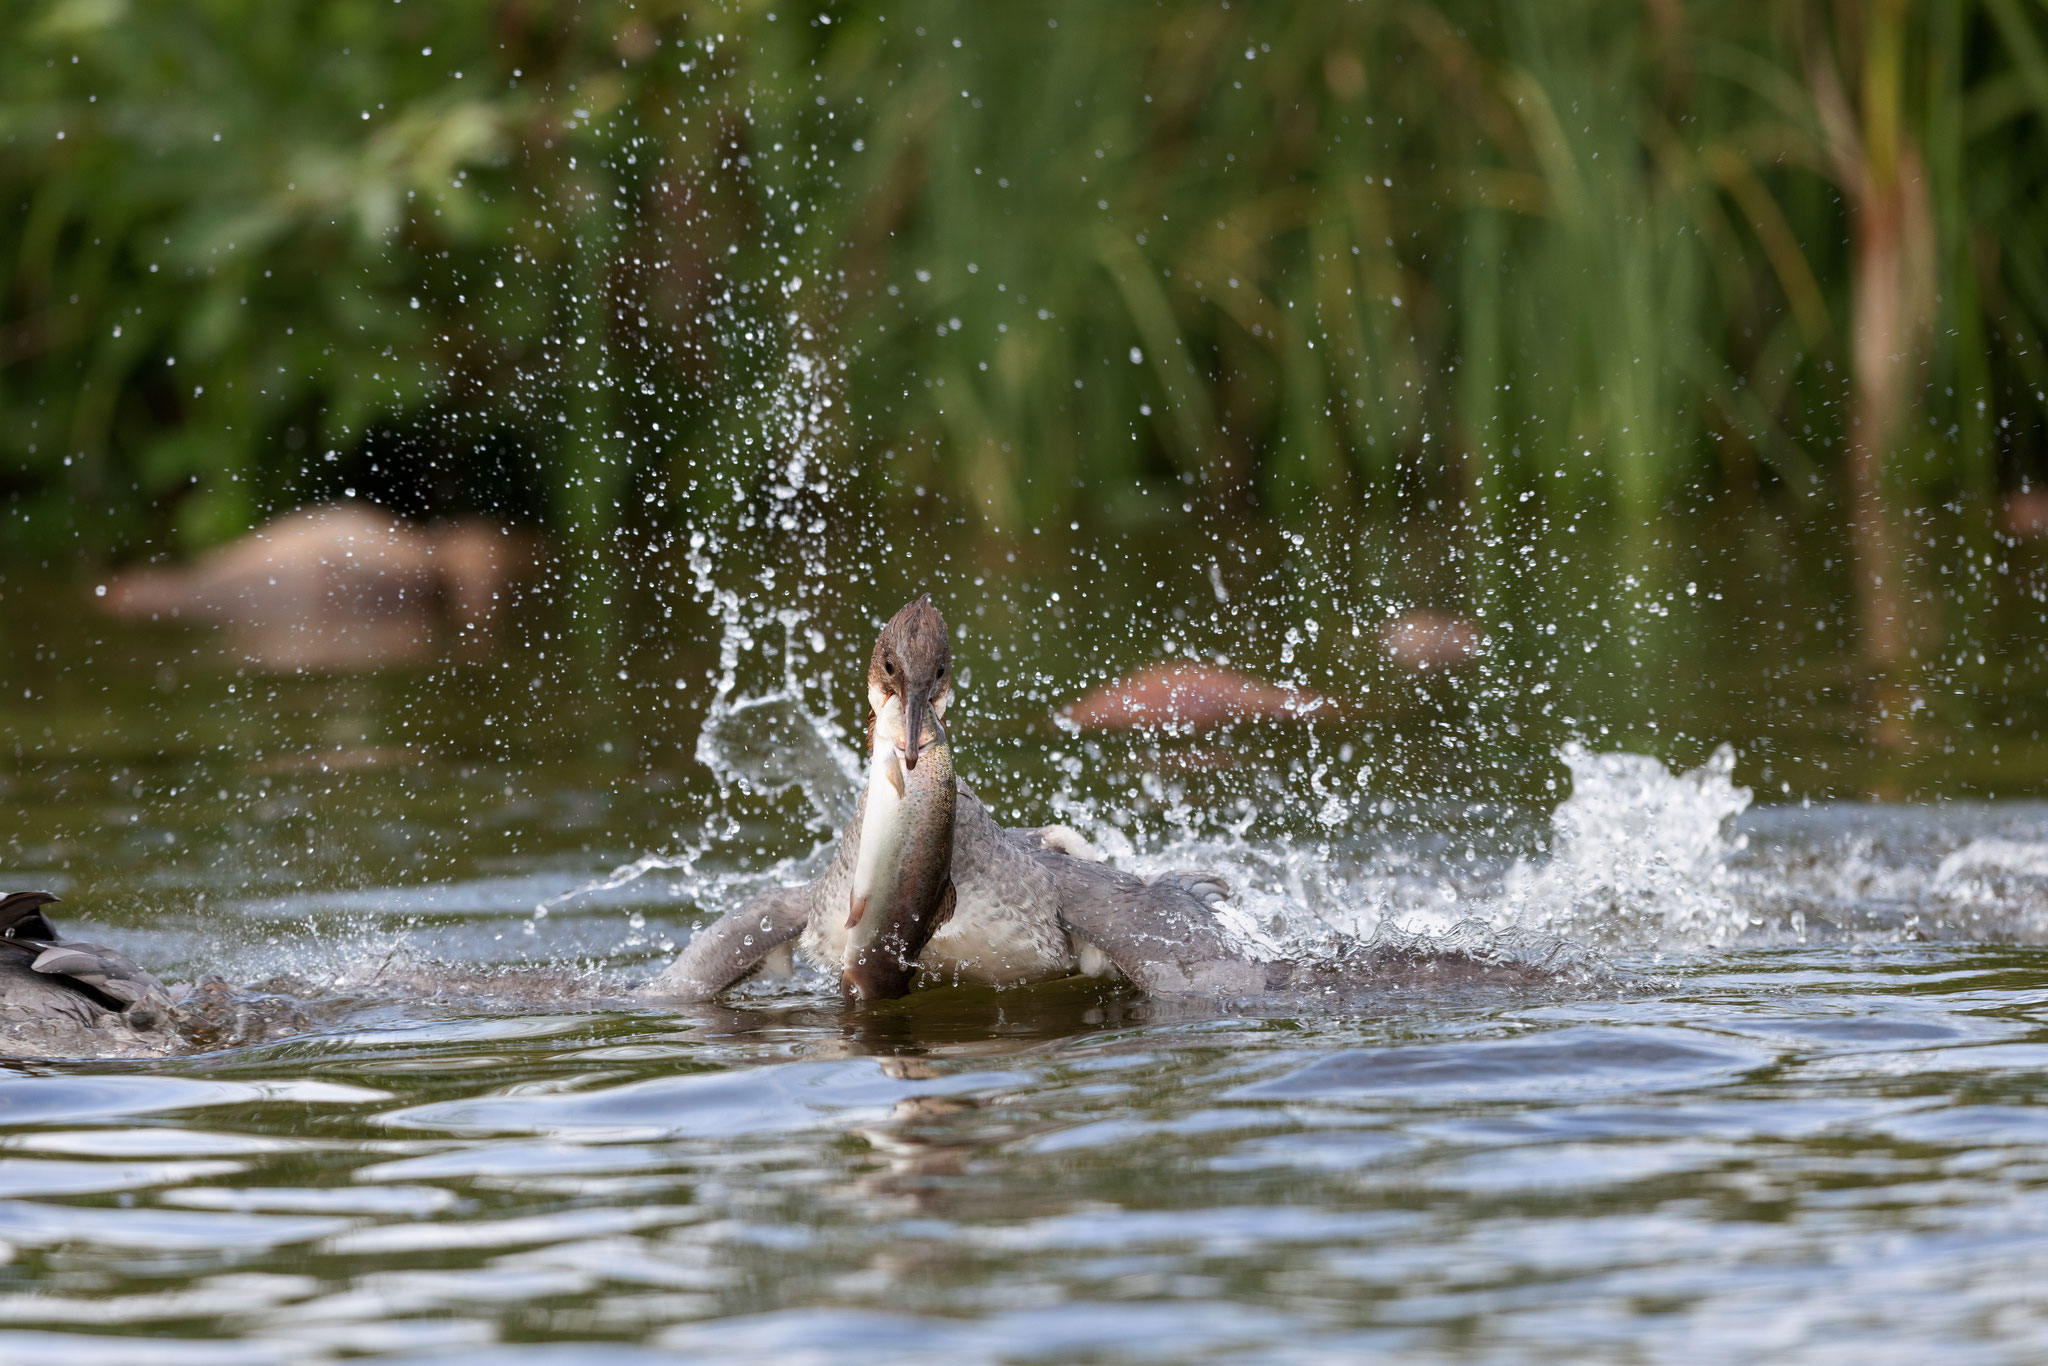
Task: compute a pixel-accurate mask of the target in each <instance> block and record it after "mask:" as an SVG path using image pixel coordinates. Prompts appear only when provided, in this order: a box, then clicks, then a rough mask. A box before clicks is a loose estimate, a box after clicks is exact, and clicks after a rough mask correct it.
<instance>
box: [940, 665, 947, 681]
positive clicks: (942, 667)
mask: <svg viewBox="0 0 2048 1366" xmlns="http://www.w3.org/2000/svg"><path fill="white" fill-rule="evenodd" d="M945 676H946V666H945V665H943V664H941V665H939V677H940V678H944V677H945Z"/></svg>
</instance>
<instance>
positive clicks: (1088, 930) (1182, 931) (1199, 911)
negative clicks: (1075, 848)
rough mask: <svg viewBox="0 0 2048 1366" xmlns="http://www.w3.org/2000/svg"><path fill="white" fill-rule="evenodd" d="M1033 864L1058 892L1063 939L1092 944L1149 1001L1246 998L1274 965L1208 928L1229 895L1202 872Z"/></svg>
mask: <svg viewBox="0 0 2048 1366" xmlns="http://www.w3.org/2000/svg"><path fill="white" fill-rule="evenodd" d="M1033 852H1034V857H1035V858H1036V859H1037V860H1038V862H1039V864H1040V866H1042V867H1044V868H1045V869H1046V871H1047V872H1049V873H1051V874H1052V875H1053V879H1054V882H1055V884H1056V885H1057V886H1058V888H1059V912H1060V921H1061V923H1062V924H1064V925H1065V926H1066V928H1067V933H1069V934H1071V935H1073V936H1074V937H1075V938H1076V939H1079V940H1082V941H1083V942H1085V943H1088V944H1093V945H1094V946H1095V947H1096V948H1098V949H1100V950H1101V951H1102V952H1103V953H1105V954H1107V955H1108V956H1109V961H1110V962H1112V963H1114V964H1116V966H1117V969H1118V971H1120V972H1122V973H1123V975H1124V976H1126V977H1128V978H1129V979H1130V980H1131V982H1132V983H1133V984H1134V985H1135V986H1137V987H1138V988H1140V989H1141V990H1143V991H1146V992H1149V993H1151V994H1153V995H1156V996H1212V997H1236V996H1253V995H1257V994H1259V993H1261V992H1263V991H1265V990H1266V989H1267V981H1268V977H1269V975H1270V972H1271V968H1272V966H1274V965H1269V964H1266V963H1262V962H1260V961H1258V960H1257V959H1255V958H1253V957H1252V956H1251V954H1250V953H1249V951H1248V950H1247V949H1246V948H1245V947H1244V946H1243V945H1242V944H1240V943H1239V942H1238V941H1237V939H1236V938H1234V937H1233V936H1232V935H1231V934H1230V933H1229V932H1228V931H1226V930H1225V929H1224V928H1223V927H1222V926H1221V925H1219V924H1217V923H1216V911H1215V904H1216V903H1217V902H1218V901H1220V900H1222V899H1223V898H1224V897H1226V896H1228V895H1229V888H1228V887H1226V886H1225V885H1224V883H1223V882H1222V880H1221V879H1219V878H1216V877H1213V876H1211V875H1209V874H1206V873H1167V874H1164V875H1162V876H1160V877H1157V878H1151V879H1146V878H1141V877H1138V876H1137V875H1135V874H1132V873H1126V872H1123V871H1122V870H1120V869H1116V868H1111V867H1109V866H1108V865H1107V864H1103V863H1095V862H1091V861H1089V860H1086V859H1078V858H1075V857H1073V856H1072V855H1070V854H1066V853H1063V852H1061V851H1059V850H1057V849H1047V848H1039V849H1037V850H1034V851H1033Z"/></svg>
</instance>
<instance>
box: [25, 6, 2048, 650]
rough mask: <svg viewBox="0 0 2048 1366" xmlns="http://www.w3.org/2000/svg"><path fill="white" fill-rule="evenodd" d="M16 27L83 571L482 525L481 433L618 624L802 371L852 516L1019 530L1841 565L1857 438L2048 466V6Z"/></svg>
mask: <svg viewBox="0 0 2048 1366" xmlns="http://www.w3.org/2000/svg"><path fill="white" fill-rule="evenodd" d="M771 14H772V16H773V17H772V18H771ZM827 20H829V22H826V21H827ZM0 34H4V36H5V37H6V38H7V41H6V42H4V43H0V77H4V79H0V204H4V206H5V208H6V212H5V213H4V214H0V419H4V420H0V500H4V503H0V506H4V507H5V509H6V513H7V515H6V516H5V518H4V520H0V526H4V528H5V530H4V532H0V535H4V536H5V537H6V538H7V539H9V540H10V541H13V542H17V543H19V542H24V541H27V542H32V543H35V544H38V545H41V546H43V547H46V553H49V554H55V555H59V556H68V555H70V554H72V553H74V549H75V550H76V551H80V552H84V553H87V554H89V555H95V556H97V555H104V554H108V553H113V554H122V555H125V554H133V553H136V552H138V551H141V550H146V549H155V548H160V547H179V546H182V547H187V548H190V547H196V546H201V545H204V544H207V543H210V542H213V541H217V540H220V539H222V538H224V537H227V536H230V535H232V534H235V533H237V532H239V531H240V530H242V529H243V528H245V527H246V526H248V525H250V524H251V522H252V521H253V520H254V519H256V518H257V517H259V516H260V515H262V514H263V513H265V512H267V511H269V510H272V509H275V508H278V507H282V506H288V505H289V504H291V503H292V502H294V501H297V500H299V499H302V498H306V497H312V496H323V495H327V494H332V493H334V492H337V491H339V489H340V488H341V487H345V486H348V485H349V482H350V481H351V480H353V479H357V478H358V477H364V476H365V473H366V471H365V461H366V459H367V457H366V456H365V455H364V454H363V452H364V451H365V450H366V449H367V446H366V444H365V438H366V434H369V433H373V432H375V431H378V430H386V431H400V432H410V433H412V434H413V437H412V439H413V441H414V444H415V445H416V446H420V447H422V448H423V449H425V450H426V451H427V455H426V456H424V457H422V458H423V459H425V460H426V461H427V462H428V463H430V464H431V463H433V462H435V461H439V462H440V463H441V464H442V465H444V466H446V467H448V468H449V469H452V470H454V471H456V473H457V476H458V477H457V479H456V481H455V482H457V483H458V484H459V483H460V482H461V478H460V475H461V472H462V471H463V470H464V469H466V468H467V462H469V460H470V453H471V450H472V448H473V446H474V442H475V440H476V439H477V438H476V437H475V433H476V432H477V431H479V430H484V429H490V430H492V431H495V432H497V433H499V434H500V436H501V437H502V439H503V440H505V441H506V442H508V443H509V445H510V447H511V448H512V449H513V450H514V451H515V452H517V453H518V455H517V458H518V463H519V464H520V467H521V469H522V470H523V471H525V474H524V476H523V477H525V478H526V479H527V480H528V481H529V482H530V484H531V485H532V488H531V490H530V496H528V497H527V498H526V499H525V501H524V503H523V504H521V505H520V507H519V509H518V510H523V511H524V512H526V513H528V514H529V515H532V516H534V517H537V518H539V519H541V520H542V521H544V522H546V523H547V524H548V525H549V526H550V527H551V528H552V529H553V530H554V532H555V533H556V535H557V537H558V539H559V540H560V541H561V542H562V543H563V544H564V545H566V546H568V547H569V548H570V549H571V551H572V553H573V555H574V556H576V557H580V558H581V559H582V560H585V561H587V562H588V563H589V564H590V565H591V566H592V571H591V572H592V575H593V580H592V581H593V582H599V583H601V582H602V581H604V578H605V576H606V575H607V574H612V573H615V572H616V555H617V553H618V551H617V547H618V545H619V544H620V537H621V536H626V537H628V538H631V537H633V536H635V535H639V534H643V533H652V532H658V531H661V530H664V529H667V528H670V527H673V526H675V525H677V524H679V523H682V522H684V521H687V520H690V519H692V518H693V517H698V516H702V515H706V509H708V508H712V507H723V506H726V505H728V504H730V503H731V502H732V500H733V499H734V498H735V497H736V496H737V497H739V498H741V499H745V498H748V497H753V496H757V495H758V492H759V490H760V489H761V488H762V487H763V486H764V485H765V483H766V481H767V479H768V478H769V477H770V476H769V475H768V474H767V473H766V470H767V468H768V467H769V466H770V465H771V464H772V463H773V462H772V461H771V460H769V459H767V458H766V457H768V456H769V455H771V454H773V453H772V452H769V451H768V450H766V448H765V447H766V444H767V442H768V439H769V438H768V437H767V436H765V435H763V434H762V430H761V428H760V427H759V424H758V423H757V422H755V421H754V420H753V419H752V418H751V417H749V416H748V415H747V405H748V403H749V401H750V399H751V398H753V397H754V396H757V395H759V394H760V393H762V392H763V388H762V387H761V386H772V385H773V384H774V383H776V382H777V376H778V375H779V373H780V367H781V365H782V360H781V358H782V357H783V356H784V355H785V354H786V352H787V348H788V346H789V344H790V338H791V337H792V335H794V334H795V333H796V332H798V331H799V330H800V329H801V328H804V327H809V328H812V329H814V330H815V331H816V332H817V333H819V334H820V335H822V336H823V337H824V338H825V340H824V341H823V342H821V343H819V344H818V347H819V349H820V350H821V352H825V353H829V354H832V355H834V356H838V357H843V358H845V359H846V360H847V362H848V368H847V370H846V372H845V373H844V375H843V377H842V378H841V380H840V392H841V398H842V399H843V403H842V406H841V408H840V409H839V411H840V413H841V414H843V415H844V416H843V418H842V420H841V421H840V422H839V423H838V424H837V425H836V426H835V427H834V429H833V431H832V433H831V435H830V441H831V443H832V445H833V448H834V451H835V456H834V458H835V459H837V460H838V461H839V462H840V464H841V465H842V467H843V469H844V470H845V471H846V478H847V479H848V480H849V481H851V482H853V483H856V484H859V485H861V486H862V487H864V488H865V489H866V490H867V491H868V493H869V494H870V495H871V496H873V497H875V498H878V499H882V500H885V501H886V500H891V499H898V498H900V499H912V500H914V499H916V498H917V497H918V495H917V493H916V492H915V490H916V489H918V488H924V489H926V490H927V493H930V492H933V491H937V492H941V493H945V494H947V495H949V496H950V497H951V498H952V499H953V500H954V505H955V506H956V507H957V506H965V507H968V508H970V509H972V515H973V516H974V517H978V518H980V519H982V520H985V521H987V522H989V523H991V524H993V525H998V526H1006V527H1007V526H1015V525H1018V524H1022V523H1040V522H1044V521H1047V520H1050V519H1055V518H1058V519H1066V518H1070V517H1075V518H1084V519H1087V520H1090V521H1094V522H1125V521H1130V520H1133V519H1137V520H1143V519H1146V518H1151V517H1170V516H1176V515H1181V513H1180V509H1181V507H1182V505H1183V504H1184V503H1205V504H1208V505H1210V506H1212V507H1216V508H1220V509H1223V510H1225V511H1227V512H1229V513H1232V514H1234V515H1266V516H1272V517H1277V518H1279V519H1281V520H1283V521H1285V522H1287V523H1290V524H1304V525H1306V524H1310V523H1314V522H1316V521H1318V520H1320V519H1323V518H1325V517H1326V516H1327V514H1328V513H1329V511H1330V510H1331V509H1344V508H1357V507H1365V506H1372V505H1376V504H1377V505H1385V506H1389V507H1398V506H1407V505H1409V504H1410V503H1414V502H1418V501H1420V502H1427V501H1428V500H1438V501H1441V502H1445V503H1446V504H1462V505H1463V506H1464V507H1465V508H1466V509H1467V513H1468V515H1469V516H1470V518H1471V519H1472V520H1473V523H1474V524H1475V525H1476V526H1478V527H1480V528H1482V529H1484V528H1488V527H1499V526H1502V525H1504V523H1503V521H1502V516H1501V509H1503V508H1507V507H1511V506H1518V505H1519V504H1520V500H1521V499H1522V498H1523V495H1524V494H1530V495H1533V496H1535V497H1537V498H1540V500H1541V502H1542V505H1543V506H1546V507H1552V508H1574V507H1583V506H1588V505H1600V506H1603V507H1607V508H1610V509H1612V510H1613V511H1614V513H1615V514H1616V515H1617V516H1618V517H1619V518H1620V519H1621V520H1622V522H1623V524H1624V525H1631V526H1638V527H1640V526H1645V525H1647V524H1649V523H1652V522H1655V521H1658V520H1660V519H1662V518H1663V517H1664V516H1666V515H1667V513H1668V512H1669V511H1670V510H1672V509H1674V508H1676V507H1679V506H1682V505H1684V504H1687V503H1690V502H1693V501H1696V500H1697V499H1698V498H1700V497H1701V496H1704V495H1713V496H1720V495H1726V496H1730V497H1734V498H1737V499H1759V498H1761V499H1767V500H1775V501H1776V502H1778V503H1779V504H1781V505H1782V506H1783V507H1784V509H1785V510H1786V511H1787V513H1788V514H1789V515H1792V516H1795V517H1797V518H1800V519H1810V518H1814V517H1822V518H1825V519H1829V520H1831V521H1835V522H1839V523H1842V524H1844V525H1847V524H1849V522H1850V521H1851V519H1852V490H1853V488H1854V487H1861V486H1858V485H1855V484H1854V481H1853V480H1852V479H1851V477H1850V475H1851V473H1852V468H1851V458H1850V455H1849V453H1848V452H1849V447H1850V446H1851V444H1852V443H1851V442H1850V441H1849V437H1850V435H1851V433H1852V429H1853V430H1856V431H1864V432H1866V433H1868V432H1871V431H1876V432H1878V433H1879V436H1880V437H1881V440H1878V441H1877V445H1878V446H1879V447H1880V448H1881V449H1878V450H1877V453H1876V456H1875V458H1876V459H1877V461H1878V463H1879V465H1880V466H1881V471H1880V472H1881V475H1882V478H1881V481H1880V485H1879V487H1880V488H1881V490H1883V491H1885V496H1886V497H1888V498H1890V499H1892V500H1894V501H1896V502H1897V503H1898V504H1900V505H1913V504H1918V503H1923V502H1939V501H1942V500H1947V499H1953V498H1956V497H1983V496H1986V495H1989V494H1991V493H1993V492H1994V491H1996V490H1997V489H1999V488H2002V487H2010V486H2012V485H2015V484H2020V483H2024V482H2028V481H2031V480H2035V479H2038V478H2040V477H2041V476H2042V474H2043V470H2042V458H2043V451H2042V438H2041V433H2042V428H2043V417H2044V411H2048V400H2044V397H2043V395H2044V392H2048V358H2044V356H2043V355H2042V352H2041V345H2042V343H2041V337H2042V323H2043V320H2044V319H2048V229H2044V228H2043V226H2042V225H2043V224H2044V223H2048V215H2044V214H2043V212H2042V208H2043V205H2042V196H2043V190H2044V187H2048V137H2044V131H2048V14H2044V13H2043V12H2042V10H2041V8H2040V6H2039V5H2038V4H2035V3H2032V2H2031V0H1956V3H1950V4H1917V3H1915V4H1909V3H1906V2H1905V0H1889V2H1888V3H1878V4H1871V5H1865V4H1861V3H1856V0H1839V3H1832V4H1831V3H1823V0H1806V3H1803V4H1797V5H1793V6H1789V7H1788V6H1771V5H1725V6H1704V5H1696V6H1687V5H1683V4H1680V3H1678V2H1677V0H1652V2H1650V3H1643V2H1642V0H1569V3H1566V4H1563V5H1562V6H1560V5H1559V4H1556V3H1537V2H1536V0H1444V2H1443V3H1434V4H1432V3H1422V2H1421V0H1378V2H1375V3H1356V4H1300V5H1251V4H1245V3H1233V4H1229V5H1225V4H1223V3H1221V0H1201V2H1200V3H1195V2H1194V0H1162V3H1159V4H1154V5H1149V6H1137V5H1101V4H1093V3H1081V2H1080V0H1071V2H1062V3H1045V4H1029V5H999V6H997V5H991V6H965V7H963V6H957V5H940V4H937V3H933V2H932V0H902V2H901V3H894V4H884V3H876V2H874V0H861V2H860V3H855V4H840V5H832V6H826V7H819V6H817V5H815V4H788V3H780V0H778V2H777V3H775V4H773V5H770V4H768V3H765V0H761V2H754V0H750V2H749V3H737V0H736V2H735V3H733V4H731V5H729V6H727V7H725V8H723V9H719V8H707V7H703V6H691V5H685V4H682V3H677V2H676V0H667V2H660V0H657V2H656V3H639V4H625V3H613V4H586V5H581V6H566V5H554V4H535V5H526V6H511V5H500V4H483V3H470V4H457V5H450V6H421V5H405V6H394V5H391V4H388V3H384V0H377V2H376V3H370V2H369V0H360V2H358V3H336V4H318V5H316V4H311V3H265V4H260V5H259V4H254V3H249V2H248V0H213V2H212V3H208V4H201V5H193V6H183V7H166V6H151V5H141V4H128V3H124V2H123V0H63V2H62V3H21V2H19V0H17V2H16V3H11V4H9V5H8V6H7V7H6V8H5V10H4V11H0ZM457 73H460V74H459V75H458V74H457ZM515 73H516V74H515ZM365 115H367V116H368V117H365ZM60 135H61V136H60ZM743 159H744V160H743ZM1859 177H1862V179H1861V180H1859V179H1858V178H1859ZM1859 184H1860V185H1861V186H1862V188H1861V190H1859V189H1858V185H1859ZM1859 194H1860V195H1861V198H1859ZM1886 195H1888V196H1890V197H1889V198H1885V197H1884V196H1886ZM1873 196H1877V197H1875V198H1873ZM1870 204H1889V205H1894V206H1896V207H1897V208H1898V218H1899V222H1898V227H1897V234H1898V236H1897V240H1896V243H1895V245H1896V253H1895V257H1896V261H1897V263H1898V264H1897V267H1896V269H1892V270H1890V272H1889V273H1888V274H1887V273H1885V272H1882V271H1879V272H1871V271H1865V273H1864V274H1862V275H1859V274H1858V272H1859V268H1861V267H1862V266H1865V265H1867V264H1868V261H1869V253H1870V251H1871V247H1870V238H1869V234H1868V233H1867V232H1865V231H1864V226H1866V225H1867V218H1868V214H1867V212H1866V210H1867V206H1868V205H1870ZM1859 215H1863V216H1862V217H1859ZM799 226H801V228H802V231H801V232H798V231H797V229H798V227H799ZM1888 259H1889V258H1888ZM797 273H801V274H802V275H804V276H805V277H806V278H807V280H808V281H809V282H810V284H809V288H808V289H806V290H804V291H802V292H799V293H798V294H796V295H795V296H793V298H791V299H789V300H784V299H783V298H781V297H778V296H776V295H775V294H774V292H773V290H772V287H771V286H768V285H760V282H762V281H770V282H772V281H774V280H778V279H781V278H782V277H783V276H784V275H791V274H797ZM749 281H752V282H754V283H755V284H756V285H760V287H757V288H751V289H749V288H745V287H744V286H746V285H747V284H748V282H749ZM820 282H823V283H822V285H821V283H820ZM1881 309H1890V310H1892V311H1893V314H1894V315H1895V316H1896V317H1897V318H1898V319H1899V320H1900V321H1899V325H1898V329H1897V336H1896V340H1895V346H1894V350H1893V352H1892V353H1890V354H1891V355H1892V356H1893V361H1892V364H1893V366H1894V369H1893V370H1890V371H1886V372H1885V373H1886V374H1895V375H1896V376H1897V377H1898V379H1897V382H1896V384H1890V383H1887V385H1886V386H1884V387H1886V388H1888V389H1890V388H1896V389H1898V390H1900V392H1896V393H1887V394H1886V395H1884V401H1885V402H1886V403H1896V404H1897V405H1898V416H1897V419H1896V421H1895V422H1893V423H1891V425H1884V423H1876V422H1875V419H1873V423H1874V424H1875V425H1872V424H1865V423H1863V419H1862V418H1861V417H1860V416H1858V415H1859V414H1863V413H1866V412H1875V411H1876V409H1874V408H1872V407H1871V406H1870V398H1869V396H1867V395H1866V396H1865V398H1864V399H1862V400H1859V392H1860V391H1859V388H1858V386H1859V384H1860V385H1863V386H1864V387H1865V388H1866V389H1869V388H1873V387H1877V382H1876V380H1874V379H1873V378H1872V374H1873V373H1874V372H1870V371H1869V370H1868V369H1867V367H1866V368H1865V369H1862V370H1859V368H1858V367H1859V362H1858V353H1857V350H1856V341H1857V338H1858V336H1859V335H1860V333H1859V329H1863V328H1867V327H1868V326H1869V324H1870V319H1871V318H1872V317H1874V316H1876V312H1877V311H1878V310H1881ZM1888 316H1889V315H1888ZM792 319H794V320H795V321H792ZM1859 402H1861V405H1862V406H1859ZM1887 421H1889V419H1887ZM1859 424H1860V425H1859ZM750 439H752V440H754V441H755V444H754V445H752V446H749V445H748V444H747V443H748V441H749V440H750ZM736 490H737V493H736V492H735V491H736ZM512 501H513V502H515V503H516V502H518V500H517V499H514V500H512ZM1886 515H1892V514H1890V513H1887V514H1886ZM1873 544H1875V543H1873ZM608 556H610V557H614V558H613V559H610V560H608V559H607V557H608ZM608 563H609V564H613V565H614V567H613V568H611V569H606V568H604V566H605V565H606V564H608ZM592 610H593V611H595V610H596V609H595V606H593V608H592Z"/></svg>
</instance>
